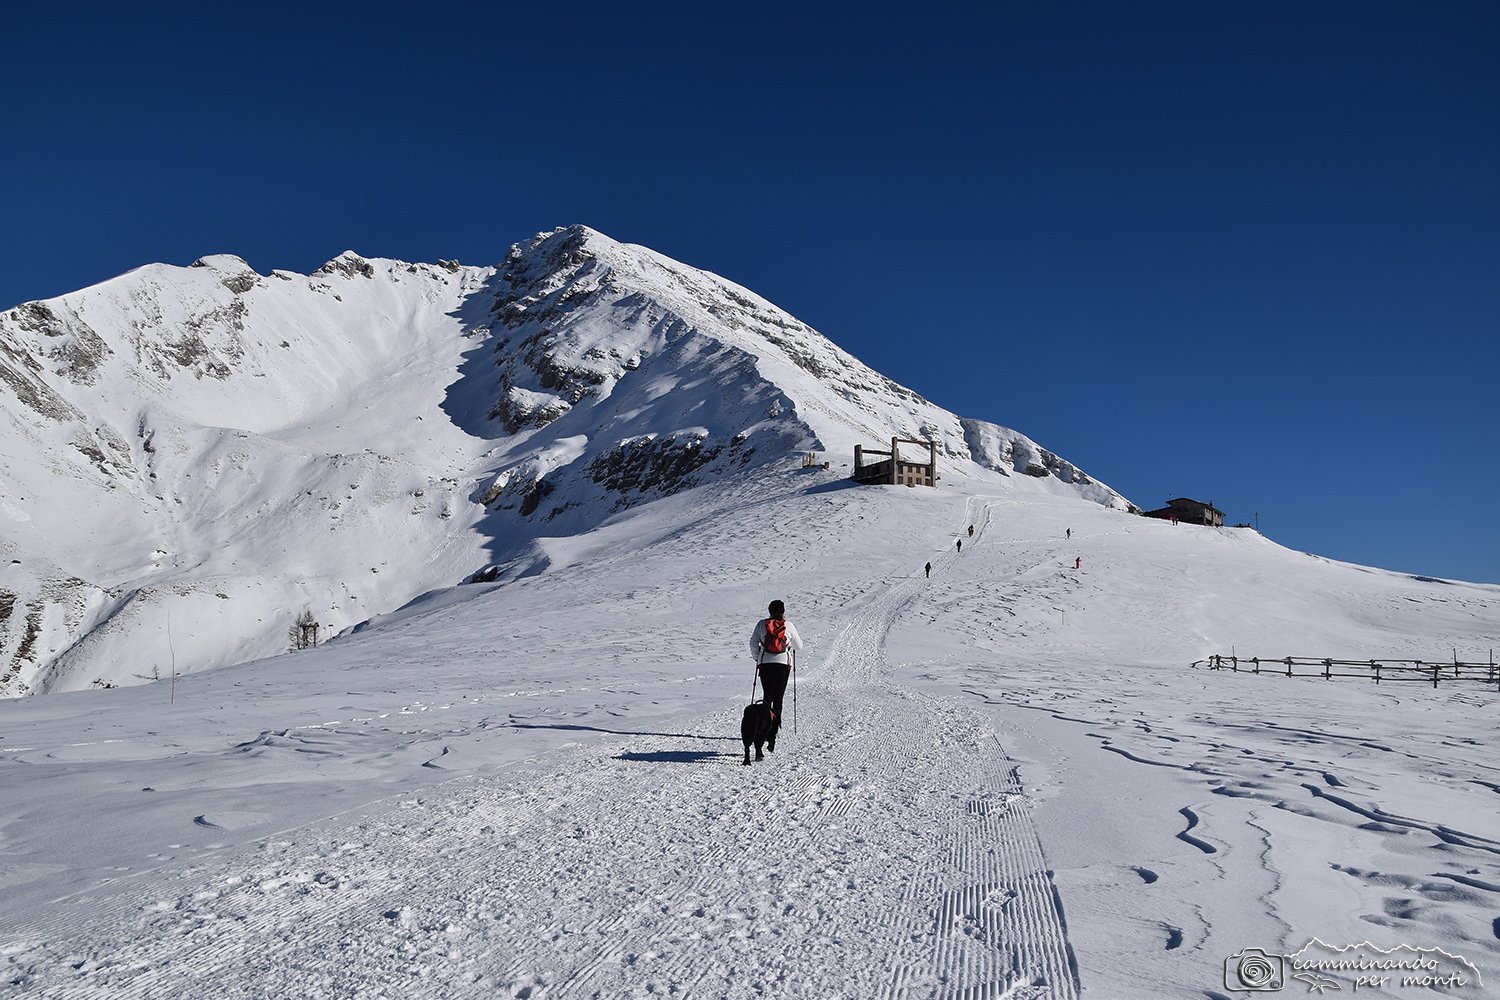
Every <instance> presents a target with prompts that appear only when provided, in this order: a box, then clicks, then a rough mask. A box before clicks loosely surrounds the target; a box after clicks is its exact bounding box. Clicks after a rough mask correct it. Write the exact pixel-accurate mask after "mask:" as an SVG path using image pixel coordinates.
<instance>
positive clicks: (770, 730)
mask: <svg viewBox="0 0 1500 1000" xmlns="http://www.w3.org/2000/svg"><path fill="white" fill-rule="evenodd" d="M776 728H777V727H776V716H775V715H773V714H771V709H770V706H768V705H767V704H766V703H765V702H763V701H754V702H751V703H750V704H748V705H746V706H745V717H744V718H743V719H741V720H740V739H742V740H744V741H745V761H744V762H745V763H746V764H748V763H750V746H751V744H754V746H755V759H756V760H765V759H766V758H765V755H764V754H762V753H761V752H760V748H761V747H762V746H764V745H765V744H766V743H767V742H770V741H773V740H775V739H776Z"/></svg>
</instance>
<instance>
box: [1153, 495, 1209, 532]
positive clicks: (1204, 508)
mask: <svg viewBox="0 0 1500 1000" xmlns="http://www.w3.org/2000/svg"><path fill="white" fill-rule="evenodd" d="M1142 516H1143V517H1159V518H1161V519H1162V520H1163V521H1181V522H1183V523H1184V524H1206V525H1208V526H1209V527H1211V528H1222V527H1224V512H1223V511H1222V510H1220V509H1219V508H1217V507H1215V506H1214V505H1213V504H1211V503H1203V502H1202V501H1200V500H1189V499H1188V498H1187V497H1178V498H1177V499H1176V500H1168V501H1167V505H1166V506H1165V507H1163V508H1161V509H1160V510H1148V511H1144V512H1143V513H1142Z"/></svg>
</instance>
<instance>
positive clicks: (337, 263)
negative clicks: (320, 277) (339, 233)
mask: <svg viewBox="0 0 1500 1000" xmlns="http://www.w3.org/2000/svg"><path fill="white" fill-rule="evenodd" d="M313 273H314V274H327V275H334V274H342V275H343V276H344V277H346V278H352V277H354V276H355V275H360V276H362V277H366V278H373V277H375V265H373V264H371V263H370V262H369V261H368V260H366V259H365V258H363V257H361V256H360V255H359V254H357V253H355V252H354V251H353V250H345V251H344V252H343V253H341V254H339V255H338V256H337V257H335V258H333V259H332V260H330V261H329V262H328V263H326V264H324V265H323V266H322V267H320V268H318V269H317V270H316V271H314V272H313Z"/></svg>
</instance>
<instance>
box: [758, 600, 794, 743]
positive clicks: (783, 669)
mask: <svg viewBox="0 0 1500 1000" xmlns="http://www.w3.org/2000/svg"><path fill="white" fill-rule="evenodd" d="M767 610H768V611H770V613H771V616H770V617H769V618H762V619H761V620H760V621H758V622H756V623H755V631H754V632H753V633H752V634H751V636H750V655H751V656H753V657H755V669H756V670H757V671H758V672H759V673H760V683H761V686H763V687H764V688H765V689H766V707H768V708H769V709H770V710H771V737H770V739H768V740H766V749H767V750H772V751H774V750H775V749H776V734H777V733H778V732H779V731H780V730H781V699H782V696H783V695H785V694H786V681H787V678H788V677H789V676H791V673H792V663H793V654H795V652H796V651H797V650H799V649H801V648H802V637H801V636H800V635H798V634H797V626H795V625H793V624H792V623H791V622H789V621H787V620H786V605H785V604H783V603H782V602H781V601H772V602H771V606H770V607H769V608H768V609H767Z"/></svg>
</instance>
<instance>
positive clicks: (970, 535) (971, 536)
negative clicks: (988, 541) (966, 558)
mask: <svg viewBox="0 0 1500 1000" xmlns="http://www.w3.org/2000/svg"><path fill="white" fill-rule="evenodd" d="M969 537H970V538H973V537H974V526H973V525H972V524H971V525H969Z"/></svg>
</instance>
